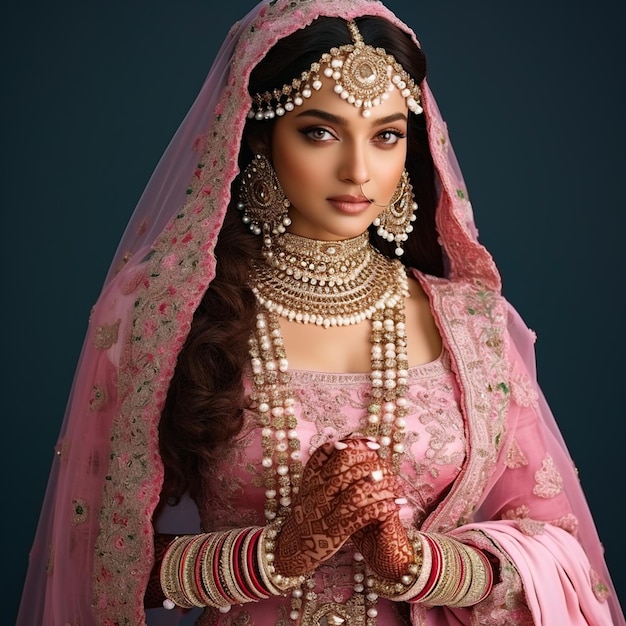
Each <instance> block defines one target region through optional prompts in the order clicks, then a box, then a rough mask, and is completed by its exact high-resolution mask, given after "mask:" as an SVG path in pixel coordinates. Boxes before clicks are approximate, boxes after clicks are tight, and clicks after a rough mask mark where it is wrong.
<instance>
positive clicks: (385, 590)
mask: <svg viewBox="0 0 626 626" xmlns="http://www.w3.org/2000/svg"><path fill="white" fill-rule="evenodd" d="M410 538H411V543H412V546H413V559H414V560H413V563H412V564H411V565H410V566H409V572H408V573H407V574H406V575H405V576H403V579H402V580H400V581H392V580H387V579H385V578H381V577H379V576H375V575H373V574H369V575H368V577H367V586H368V587H369V588H371V589H372V590H373V591H375V592H376V593H377V594H378V595H379V596H382V597H383V598H387V599H388V600H393V601H395V602H399V601H401V600H406V599H408V598H411V597H413V596H414V595H415V594H416V593H417V592H418V590H415V586H416V584H417V581H418V580H420V579H421V574H422V572H423V565H424V555H423V544H422V541H421V539H420V538H419V533H414V534H412V535H411V536H410ZM428 550H429V556H430V548H428ZM429 569H430V568H429Z"/></svg>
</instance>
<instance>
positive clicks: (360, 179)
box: [339, 141, 370, 185]
mask: <svg viewBox="0 0 626 626" xmlns="http://www.w3.org/2000/svg"><path fill="white" fill-rule="evenodd" d="M339 179H340V180H342V181H345V182H349V183H353V184H354V185H364V184H365V183H366V182H368V181H369V179H370V175H369V164H368V160H367V154H366V150H365V149H364V148H363V146H361V145H360V144H359V143H358V142H356V141H349V142H345V143H344V145H343V146H342V151H341V161H340V164H339Z"/></svg>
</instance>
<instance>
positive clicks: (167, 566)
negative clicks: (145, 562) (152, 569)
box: [159, 535, 193, 609]
mask: <svg viewBox="0 0 626 626" xmlns="http://www.w3.org/2000/svg"><path fill="white" fill-rule="evenodd" d="M189 538H190V536H189V535H182V536H181V537H176V539H174V541H172V543H170V545H169V546H168V547H167V548H166V550H165V553H164V554H163V559H162V561H161V569H160V571H159V582H160V583H161V590H162V591H163V594H164V595H165V597H166V598H167V599H168V600H170V601H171V602H173V603H174V604H176V605H177V606H180V607H182V608H184V609H191V608H193V605H191V604H189V603H188V602H187V599H186V597H185V595H184V594H183V592H182V588H181V585H180V575H179V572H180V555H181V553H182V551H183V549H184V548H185V546H186V545H187V542H188V541H189V540H190V539H189Z"/></svg>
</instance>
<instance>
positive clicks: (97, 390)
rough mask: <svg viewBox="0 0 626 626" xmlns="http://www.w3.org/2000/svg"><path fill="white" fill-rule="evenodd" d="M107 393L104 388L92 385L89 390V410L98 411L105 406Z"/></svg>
mask: <svg viewBox="0 0 626 626" xmlns="http://www.w3.org/2000/svg"><path fill="white" fill-rule="evenodd" d="M106 401H107V393H106V389H104V387H100V386H99V385H94V386H93V387H92V390H91V398H89V410H90V411H99V410H100V409H102V407H104V406H105V405H106Z"/></svg>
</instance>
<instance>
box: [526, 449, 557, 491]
mask: <svg viewBox="0 0 626 626" xmlns="http://www.w3.org/2000/svg"><path fill="white" fill-rule="evenodd" d="M535 480H536V481H537V484H536V485H535V486H534V487H533V493H534V494H535V495H536V496H539V497H540V498H554V496H558V495H559V494H560V493H561V492H562V491H563V478H561V475H560V474H559V472H558V470H557V469H556V466H555V464H554V461H553V460H552V457H551V456H550V455H549V454H548V455H546V458H545V459H544V460H543V463H542V464H541V469H539V470H537V471H536V472H535Z"/></svg>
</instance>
